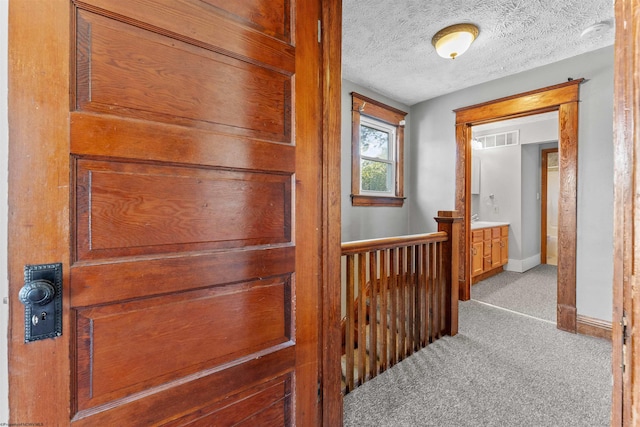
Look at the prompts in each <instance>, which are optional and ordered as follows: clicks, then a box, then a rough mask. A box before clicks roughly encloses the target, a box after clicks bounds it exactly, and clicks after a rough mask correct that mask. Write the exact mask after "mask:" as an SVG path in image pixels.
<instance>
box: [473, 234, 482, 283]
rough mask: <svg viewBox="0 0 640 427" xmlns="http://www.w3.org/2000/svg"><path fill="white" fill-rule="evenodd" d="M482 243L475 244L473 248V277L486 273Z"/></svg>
mask: <svg viewBox="0 0 640 427" xmlns="http://www.w3.org/2000/svg"><path fill="white" fill-rule="evenodd" d="M482 246H483V243H482V242H476V243H473V244H472V246H471V276H477V275H478V274H480V273H482V272H483V271H484V266H483V256H482Z"/></svg>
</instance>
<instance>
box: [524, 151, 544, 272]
mask: <svg viewBox="0 0 640 427" xmlns="http://www.w3.org/2000/svg"><path fill="white" fill-rule="evenodd" d="M540 183H541V176H540V149H539V147H538V145H537V144H526V145H523V146H522V194H521V200H520V203H521V204H522V259H523V260H526V259H529V258H531V257H534V258H535V257H537V260H536V263H535V265H538V264H539V263H540V221H541V220H542V218H541V215H540V199H541V198H540ZM527 267H528V266H525V268H527Z"/></svg>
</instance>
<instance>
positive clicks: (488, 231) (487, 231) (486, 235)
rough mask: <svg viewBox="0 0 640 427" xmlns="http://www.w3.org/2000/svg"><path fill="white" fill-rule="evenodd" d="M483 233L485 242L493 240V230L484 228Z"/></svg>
mask: <svg viewBox="0 0 640 427" xmlns="http://www.w3.org/2000/svg"><path fill="white" fill-rule="evenodd" d="M482 231H483V232H484V240H491V229H490V228H484V229H482Z"/></svg>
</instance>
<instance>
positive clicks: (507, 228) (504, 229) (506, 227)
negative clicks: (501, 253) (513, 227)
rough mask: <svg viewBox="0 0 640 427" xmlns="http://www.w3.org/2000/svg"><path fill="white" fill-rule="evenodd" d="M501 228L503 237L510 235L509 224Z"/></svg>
mask: <svg viewBox="0 0 640 427" xmlns="http://www.w3.org/2000/svg"><path fill="white" fill-rule="evenodd" d="M500 228H501V229H502V230H501V234H502V237H509V226H508V225H505V226H504V227H500Z"/></svg>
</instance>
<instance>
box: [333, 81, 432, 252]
mask: <svg viewBox="0 0 640 427" xmlns="http://www.w3.org/2000/svg"><path fill="white" fill-rule="evenodd" d="M351 92H357V93H359V94H361V95H364V96H366V97H369V98H371V99H375V100H376V101H379V102H382V103H384V104H387V105H389V106H391V107H394V108H398V109H400V110H402V111H405V112H409V107H408V106H407V105H404V104H400V103H398V102H396V101H393V100H391V99H389V98H385V97H383V96H382V95H379V94H377V93H375V92H372V91H371V90H368V89H366V88H364V87H362V86H359V85H356V84H355V83H352V82H350V81H347V80H343V81H342V153H341V156H342V162H341V164H342V168H341V175H342V176H341V187H342V188H341V194H342V197H341V203H342V209H341V212H342V241H343V242H350V241H353V240H363V239H377V238H380V237H392V236H402V235H405V234H408V231H409V208H408V203H407V200H405V203H404V206H403V207H377V206H376V207H371V206H352V205H351V197H350V194H351ZM405 120H406V125H405V134H404V156H405V169H404V176H405V185H404V191H405V196H406V195H408V194H409V192H410V189H411V186H410V184H409V182H408V180H407V177H409V176H410V174H411V172H410V170H411V168H410V165H409V164H408V163H407V161H408V159H409V158H410V153H411V130H410V123H411V117H410V114H408V115H407V117H406V119H405ZM431 221H432V222H434V223H435V221H433V219H432V220H431ZM420 232H421V233H424V232H426V231H420Z"/></svg>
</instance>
